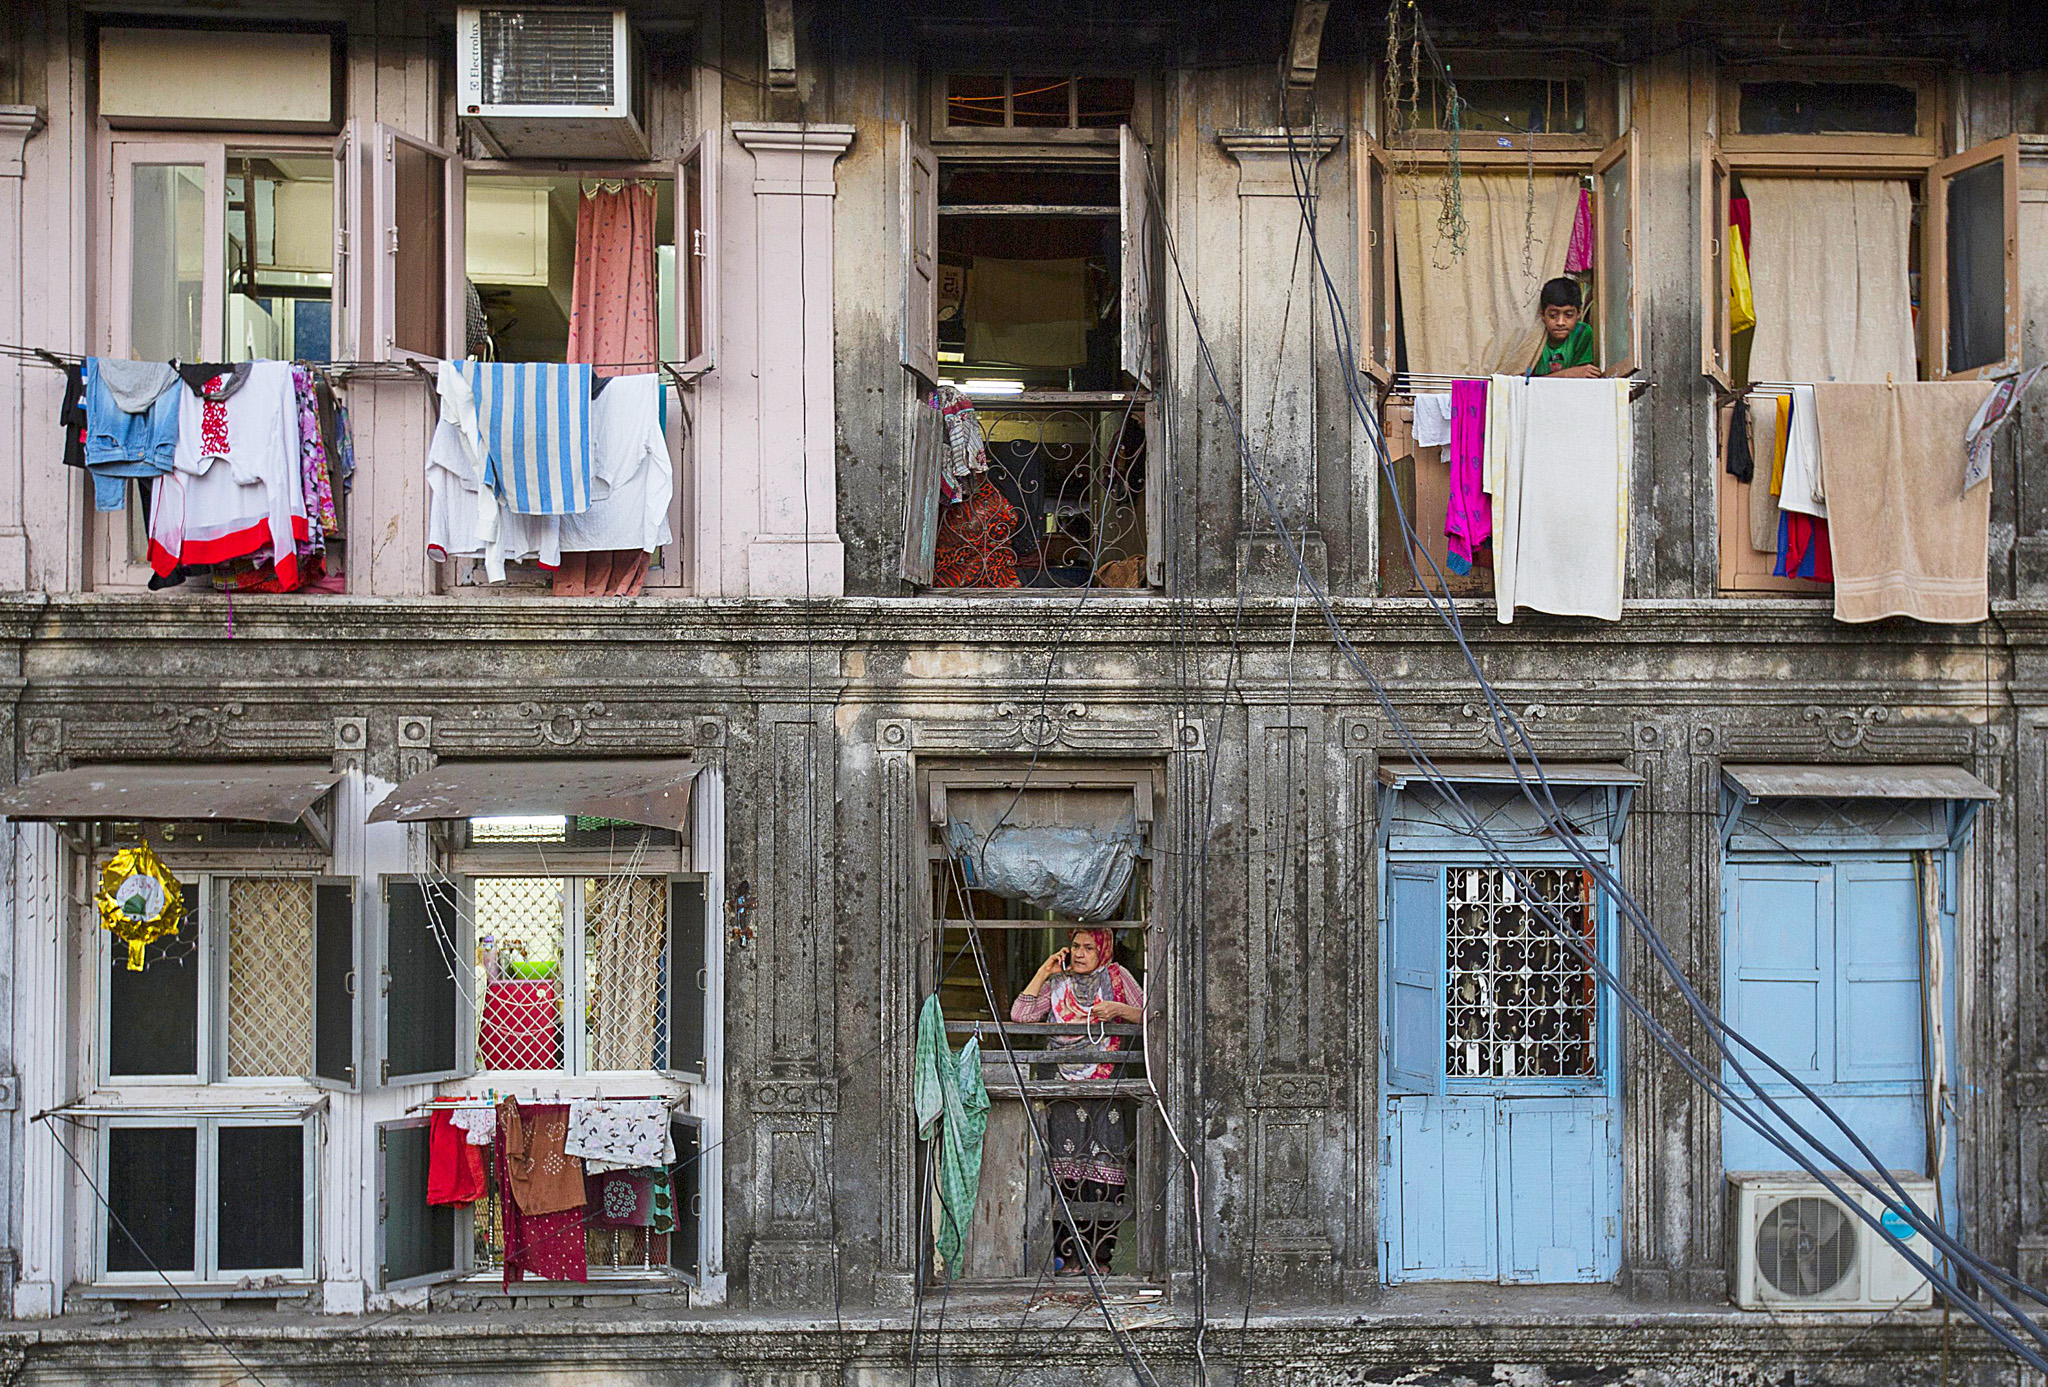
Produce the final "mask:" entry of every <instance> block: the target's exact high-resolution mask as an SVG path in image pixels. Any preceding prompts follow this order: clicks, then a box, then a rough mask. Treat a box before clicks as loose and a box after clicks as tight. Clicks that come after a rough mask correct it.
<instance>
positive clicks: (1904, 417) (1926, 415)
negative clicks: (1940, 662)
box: [1813, 381, 1991, 624]
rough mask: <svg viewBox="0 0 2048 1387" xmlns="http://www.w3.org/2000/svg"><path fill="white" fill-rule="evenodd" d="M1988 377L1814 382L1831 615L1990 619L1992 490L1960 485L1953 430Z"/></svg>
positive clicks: (1978, 400)
mask: <svg viewBox="0 0 2048 1387" xmlns="http://www.w3.org/2000/svg"><path fill="white" fill-rule="evenodd" d="M1990 390H1991V384H1990V382H1989V381H1908V382H1905V383H1902V384H1898V385H1843V384H1825V383H1824V384H1817V385H1815V386H1814V387H1813V391H1814V408H1815V412H1816V413H1817V414H1818V416H1819V422H1820V454H1821V468H1822V470H1823V471H1824V473H1825V474H1826V477H1827V496H1828V532H1829V538H1830V539H1831V541H1832V542H1833V547H1834V563H1835V619H1836V620H1837V621H1878V620H1881V619H1883V618H1885V617H1888V616H1909V617H1912V618H1914V619H1915V620H1918V621H1930V622H1945V623H1952V624H1962V623H1967V622H1974V621H1983V620H1985V619H1986V618H1987V617H1988V616H1989V615H1990V581H1989V575H1988V573H1987V563H1988V560H1987V548H1988V543H1989V538H1990V527H1991V489H1990V488H1989V487H1978V488H1976V489H1974V490H1972V491H1967V492H1966V491H1964V490H1962V483H1961V477H1962V473H1963V468H1962V461H1963V433H1964V431H1965V430H1966V429H1967V428H1969V425H1970V418H1971V416H1972V415H1974V414H1975V413H1976V412H1977V406H1978V405H1980V404H1982V403H1983V402H1984V397H1985V395H1986V394H1988V393H1989V392H1990Z"/></svg>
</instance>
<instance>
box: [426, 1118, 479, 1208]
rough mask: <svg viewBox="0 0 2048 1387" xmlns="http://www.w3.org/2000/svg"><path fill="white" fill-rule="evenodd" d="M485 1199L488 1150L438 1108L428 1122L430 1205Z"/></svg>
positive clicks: (472, 1202) (469, 1202) (471, 1202)
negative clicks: (485, 1153)
mask: <svg viewBox="0 0 2048 1387" xmlns="http://www.w3.org/2000/svg"><path fill="white" fill-rule="evenodd" d="M483 1197H484V1149H483V1148H482V1147H481V1146H478V1145H476V1144H475V1143H474V1142H472V1141H470V1139H469V1134H468V1133H467V1132H465V1131H463V1130H462V1129H461V1128H460V1127H457V1126H456V1125H455V1120H454V1115H453V1114H452V1113H450V1112H449V1111H448V1110H447V1109H446V1108H436V1109H435V1110H434V1115H433V1116H432V1117H431V1118H430V1119H428V1122H427V1203H429V1204H474V1203H476V1201H477V1200H479V1199H482V1198H483Z"/></svg>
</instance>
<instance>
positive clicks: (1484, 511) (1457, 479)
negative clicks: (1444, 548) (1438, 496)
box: [1444, 380, 1493, 573]
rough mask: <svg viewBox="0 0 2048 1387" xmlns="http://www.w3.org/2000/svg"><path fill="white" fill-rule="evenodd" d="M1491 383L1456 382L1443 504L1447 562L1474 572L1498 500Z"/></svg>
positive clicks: (1454, 569)
mask: <svg viewBox="0 0 2048 1387" xmlns="http://www.w3.org/2000/svg"><path fill="white" fill-rule="evenodd" d="M1486 385H1487V383H1486V382H1485V381H1483V380H1460V381H1453V382H1451V446H1450V448H1449V449H1448V450H1447V451H1446V453H1445V457H1446V459H1447V460H1448V461H1449V463H1450V471H1451V497H1450V504H1449V505H1448V506H1447V507H1446V508H1445V510H1444V538H1445V540H1446V541H1448V543H1449V561H1448V563H1447V565H1446V566H1447V567H1448V568H1449V569H1450V570H1451V571H1452V572H1453V573H1470V572H1471V571H1472V561H1473V556H1474V555H1475V554H1477V553H1478V552H1479V547H1480V546H1481V545H1482V544H1485V543H1486V542H1487V541H1489V540H1491V539H1492V538H1493V505H1492V503H1491V502H1490V501H1488V500H1487V497H1486Z"/></svg>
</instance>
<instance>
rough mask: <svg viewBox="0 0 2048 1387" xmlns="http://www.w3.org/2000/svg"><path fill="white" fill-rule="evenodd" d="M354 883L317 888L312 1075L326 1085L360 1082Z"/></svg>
mask: <svg viewBox="0 0 2048 1387" xmlns="http://www.w3.org/2000/svg"><path fill="white" fill-rule="evenodd" d="M356 944H357V931H356V886H355V883H354V882H353V881H347V880H332V881H321V882H318V883H316V884H315V886H314V888H313V1073H312V1076H311V1077H312V1081H313V1082H314V1083H316V1084H319V1085H321V1086H322V1087H326V1088H343V1089H353V1088H355V1087H356V1086H357V1085H358V1084H360V1083H361V1082H362V1058H363V1057H362V1026H361V1004H360V1001H359V999H358V995H357V994H358V992H359V991H360V989H359V988H358V987H357V986H356V979H357V976H358V970H359V968H360V966H361V965H360V960H359V956H358V953H357V947H356Z"/></svg>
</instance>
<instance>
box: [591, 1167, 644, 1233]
mask: <svg viewBox="0 0 2048 1387" xmlns="http://www.w3.org/2000/svg"><path fill="white" fill-rule="evenodd" d="M583 1207H584V1209H585V1210H586V1211H587V1212H588V1213H589V1214H590V1226H591V1227H593V1228H646V1227H649V1226H651V1225H652V1224H653V1223H654V1172H653V1171H651V1170H608V1171H606V1172H605V1173H604V1174H602V1175H586V1176H584V1177H583Z"/></svg>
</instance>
